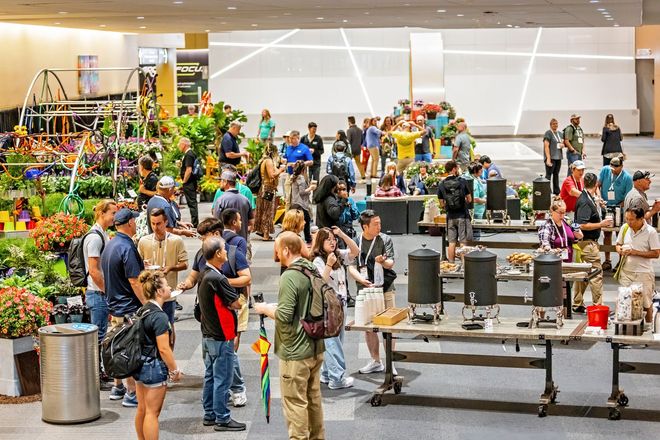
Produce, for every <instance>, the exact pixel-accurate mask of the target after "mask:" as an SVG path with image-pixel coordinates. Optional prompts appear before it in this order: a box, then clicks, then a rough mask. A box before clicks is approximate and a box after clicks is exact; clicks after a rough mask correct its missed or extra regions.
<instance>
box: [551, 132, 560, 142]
mask: <svg viewBox="0 0 660 440" xmlns="http://www.w3.org/2000/svg"><path fill="white" fill-rule="evenodd" d="M552 135H553V136H554V138H555V141H557V144H561V137H559V133H558V132H556V131H553V132H552Z"/></svg>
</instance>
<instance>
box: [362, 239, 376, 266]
mask: <svg viewBox="0 0 660 440" xmlns="http://www.w3.org/2000/svg"><path fill="white" fill-rule="evenodd" d="M376 237H378V236H376ZM376 237H374V238H373V240H371V246H369V251H368V252H367V256H366V257H365V261H364V264H367V260H368V259H369V255H371V251H372V250H373V249H374V243H376ZM358 266H362V235H360V255H359V256H358Z"/></svg>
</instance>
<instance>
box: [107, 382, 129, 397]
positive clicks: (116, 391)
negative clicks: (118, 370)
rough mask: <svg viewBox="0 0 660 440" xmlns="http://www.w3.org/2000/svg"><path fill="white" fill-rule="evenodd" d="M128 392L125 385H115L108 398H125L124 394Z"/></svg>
mask: <svg viewBox="0 0 660 440" xmlns="http://www.w3.org/2000/svg"><path fill="white" fill-rule="evenodd" d="M125 394H126V387H125V386H124V385H122V386H120V387H118V386H113V387H112V389H111V390H110V395H109V396H108V398H109V399H110V400H121V399H123V398H124V395H125Z"/></svg>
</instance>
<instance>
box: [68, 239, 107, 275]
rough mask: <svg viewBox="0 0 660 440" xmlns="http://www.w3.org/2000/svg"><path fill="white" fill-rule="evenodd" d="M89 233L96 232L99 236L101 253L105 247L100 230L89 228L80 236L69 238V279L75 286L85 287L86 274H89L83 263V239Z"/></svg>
mask: <svg viewBox="0 0 660 440" xmlns="http://www.w3.org/2000/svg"><path fill="white" fill-rule="evenodd" d="M90 234H98V236H99V237H101V242H102V243H103V245H102V246H101V253H103V249H104V248H105V237H104V236H103V233H102V232H101V231H98V230H96V229H92V230H90V231H89V232H87V233H86V234H85V235H83V236H82V237H78V238H74V239H73V240H71V246H70V247H69V255H68V257H69V258H68V260H69V264H68V269H69V279H70V280H71V284H73V285H74V286H76V287H87V275H89V271H88V270H87V268H86V264H85V263H86V261H85V239H86V238H87V237H89V235H90Z"/></svg>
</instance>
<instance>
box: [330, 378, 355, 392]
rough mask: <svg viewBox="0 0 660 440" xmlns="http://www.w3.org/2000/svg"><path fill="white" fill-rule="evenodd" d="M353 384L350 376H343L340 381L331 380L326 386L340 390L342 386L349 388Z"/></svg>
mask: <svg viewBox="0 0 660 440" xmlns="http://www.w3.org/2000/svg"><path fill="white" fill-rule="evenodd" d="M352 386H353V378H352V377H343V378H342V379H341V382H332V383H330V384H328V388H330V389H331V390H341V389H342V388H350V387H352Z"/></svg>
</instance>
